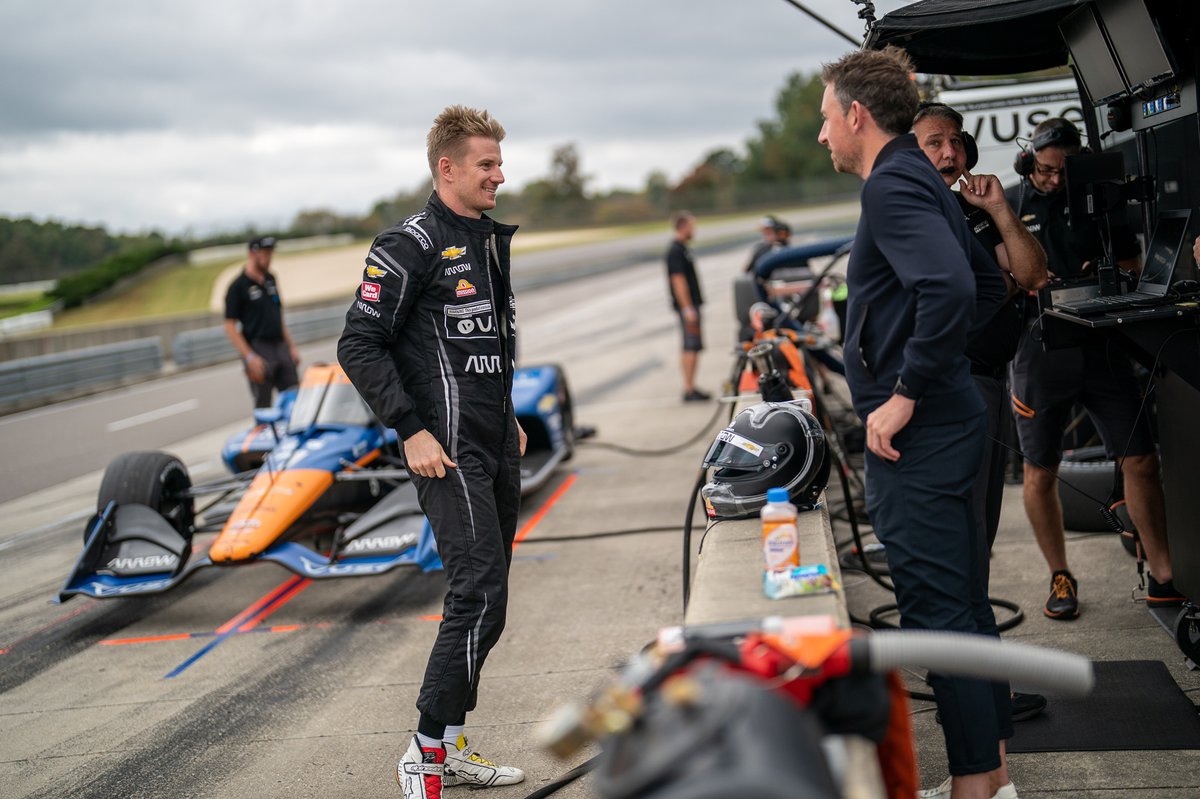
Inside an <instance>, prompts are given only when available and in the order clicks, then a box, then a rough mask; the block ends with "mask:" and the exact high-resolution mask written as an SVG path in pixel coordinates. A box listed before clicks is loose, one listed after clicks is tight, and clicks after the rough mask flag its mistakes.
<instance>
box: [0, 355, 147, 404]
mask: <svg viewBox="0 0 1200 799" xmlns="http://www.w3.org/2000/svg"><path fill="white" fill-rule="evenodd" d="M162 368H163V349H162V343H161V342H160V341H159V340H158V339H157V338H140V339H135V340H134V341H123V342H121V343H119V344H104V345H101V346H99V347H87V348H85V349H81V350H72V351H71V352H60V353H55V354H53V355H36V356H34V357H32V358H21V359H20V360H16V361H8V362H7V363H0V406H25V407H28V405H29V404H30V403H31V402H34V401H37V400H42V399H49V398H51V397H60V396H64V395H71V394H75V393H78V392H80V391H82V390H85V389H97V388H101V387H108V386H117V385H121V384H122V383H125V382H127V381H130V380H133V379H135V378H143V377H146V376H147V375H156V374H158V373H159V372H161V371H162Z"/></svg>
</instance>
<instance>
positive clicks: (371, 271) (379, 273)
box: [367, 265, 387, 277]
mask: <svg viewBox="0 0 1200 799" xmlns="http://www.w3.org/2000/svg"><path fill="white" fill-rule="evenodd" d="M386 274H387V270H386V269H380V268H379V267H378V266H374V265H368V266H367V277H383V276H384V275H386Z"/></svg>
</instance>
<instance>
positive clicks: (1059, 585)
mask: <svg viewBox="0 0 1200 799" xmlns="http://www.w3.org/2000/svg"><path fill="white" fill-rule="evenodd" d="M1078 591H1079V583H1078V581H1076V579H1075V578H1074V577H1072V576H1071V573H1070V572H1069V571H1066V570H1062V571H1056V572H1054V574H1052V575H1051V576H1050V596H1049V598H1047V599H1046V607H1045V608H1043V609H1042V612H1043V613H1045V614H1046V615H1047V616H1048V617H1050V618H1052V619H1055V620H1057V621H1070V620H1071V619H1077V618H1079V596H1078Z"/></svg>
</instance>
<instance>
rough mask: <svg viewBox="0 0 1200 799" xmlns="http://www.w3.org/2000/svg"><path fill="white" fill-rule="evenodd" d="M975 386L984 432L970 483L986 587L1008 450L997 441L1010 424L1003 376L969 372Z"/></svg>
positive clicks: (1004, 435) (998, 524) (1005, 432)
mask: <svg viewBox="0 0 1200 799" xmlns="http://www.w3.org/2000/svg"><path fill="white" fill-rule="evenodd" d="M971 379H973V380H974V381H975V387H976V388H977V389H979V396H980V397H982V398H983V404H984V405H986V406H987V410H986V411H984V424H985V430H984V432H985V434H986V435H987V437H986V438H985V439H984V440H983V460H982V462H981V464H980V466H979V473H978V474H977V475H976V477H975V485H974V486H972V489H971V490H972V497H971V499H972V503H973V506H974V509H975V527H976V529H977V530H978V531H979V532H980V533H982V542H983V543H982V546H983V549H981V550H980V555H979V557H980V559H981V560H980V568H981V571H982V573H983V584H984V587H985V588H986V587H987V584H988V579H989V577H990V568H989V560H990V557H991V553H992V545H993V544H994V543H996V532H997V530H999V529H1000V507H1001V504H1002V503H1003V501H1004V464H1005V462H1006V460H1007V456H1008V450H1006V449H1005V448H1004V446H1003V445H1001V444H999V443H997V442H998V441H1005V440H1006V439H1007V437H1008V430H1009V427H1010V426H1011V425H1010V424H1009V419H1010V417H1011V416H1012V410H1011V401H1010V400H1009V396H1008V386H1007V385H1006V384H1005V379H1004V378H1003V377H1000V378H995V377H991V376H988V375H977V374H973V375H972V376H971Z"/></svg>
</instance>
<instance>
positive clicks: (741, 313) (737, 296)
mask: <svg viewBox="0 0 1200 799" xmlns="http://www.w3.org/2000/svg"><path fill="white" fill-rule="evenodd" d="M754 282H755V281H754V276H753V275H738V276H737V277H735V278H734V279H733V314H734V318H735V319H737V323H738V325H739V326H741V327H745V326H747V325H749V324H750V306H751V305H753V304H754V303H756V302H760V299H759V296H758V292H757V291H755V290H754Z"/></svg>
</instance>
